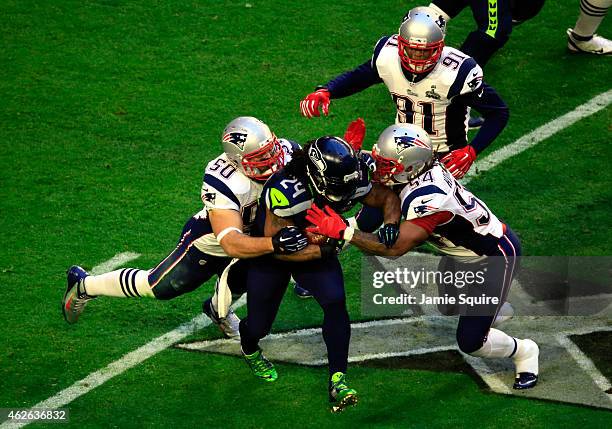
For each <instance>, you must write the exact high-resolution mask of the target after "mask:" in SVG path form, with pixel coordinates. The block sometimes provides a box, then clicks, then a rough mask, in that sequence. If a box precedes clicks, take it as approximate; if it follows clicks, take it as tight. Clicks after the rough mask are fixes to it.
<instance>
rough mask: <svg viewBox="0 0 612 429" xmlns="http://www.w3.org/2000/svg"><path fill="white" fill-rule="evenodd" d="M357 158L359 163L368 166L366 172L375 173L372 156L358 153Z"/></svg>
mask: <svg viewBox="0 0 612 429" xmlns="http://www.w3.org/2000/svg"><path fill="white" fill-rule="evenodd" d="M359 157H360V158H361V161H362V162H363V163H364V164H365V165H367V166H368V170H370V172H371V173H374V172H375V171H376V160H375V159H374V157H373V156H372V155H370V154H369V153H366V152H359Z"/></svg>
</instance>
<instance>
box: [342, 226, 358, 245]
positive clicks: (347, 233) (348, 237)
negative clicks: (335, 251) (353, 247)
mask: <svg viewBox="0 0 612 429" xmlns="http://www.w3.org/2000/svg"><path fill="white" fill-rule="evenodd" d="M354 234H355V228H353V227H352V226H347V227H346V229H345V230H344V234H342V239H343V240H344V241H346V242H347V243H348V242H349V241H351V239H352V238H353V235H354Z"/></svg>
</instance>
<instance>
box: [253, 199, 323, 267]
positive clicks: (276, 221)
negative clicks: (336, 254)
mask: <svg viewBox="0 0 612 429" xmlns="http://www.w3.org/2000/svg"><path fill="white" fill-rule="evenodd" d="M266 210H267V212H266V222H265V224H264V235H266V236H267V237H271V236H273V235H275V234H277V233H278V231H280V230H281V229H282V228H284V227H287V226H293V225H295V223H294V222H293V220H291V219H290V218H282V217H280V216H276V215H275V214H274V213H272V211H270V209H269V208H267V207H266ZM275 258H277V259H281V260H283V261H293V262H304V261H310V260H312V259H320V258H321V248H320V247H319V246H317V245H314V244H309V245H308V246H306V248H304V249H303V250H300V251H299V252H296V253H293V254H291V255H275Z"/></svg>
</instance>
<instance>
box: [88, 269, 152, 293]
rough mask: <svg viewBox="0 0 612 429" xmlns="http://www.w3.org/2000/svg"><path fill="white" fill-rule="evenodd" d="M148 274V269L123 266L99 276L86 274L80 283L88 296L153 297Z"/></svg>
mask: <svg viewBox="0 0 612 429" xmlns="http://www.w3.org/2000/svg"><path fill="white" fill-rule="evenodd" d="M148 276H149V273H148V271H144V270H138V269H135V268H123V269H121V270H117V271H112V272H110V273H105V274H100V275H99V276H87V277H86V278H85V280H84V281H83V283H82V284H83V292H85V293H86V294H87V295H89V296H115V297H122V298H124V297H128V298H132V297H134V298H138V297H143V296H150V297H153V296H154V295H153V290H152V289H151V287H150V286H149V280H148Z"/></svg>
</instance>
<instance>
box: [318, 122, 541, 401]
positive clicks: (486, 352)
mask: <svg viewBox="0 0 612 429" xmlns="http://www.w3.org/2000/svg"><path fill="white" fill-rule="evenodd" d="M372 154H373V156H374V158H375V160H376V164H377V174H378V180H380V181H381V182H383V183H386V184H387V185H391V184H404V188H403V189H402V191H401V193H400V199H401V204H402V217H403V219H404V220H403V221H402V223H401V225H400V235H399V238H398V239H397V241H396V243H395V244H394V245H393V246H391V247H386V246H385V245H384V244H382V243H381V242H380V241H379V239H378V237H377V236H375V235H374V234H370V233H366V232H362V231H359V230H356V229H354V228H352V227H350V226H348V225H347V224H346V221H345V220H344V219H343V218H342V217H341V216H340V215H338V214H336V213H335V212H334V211H333V210H331V209H330V208H329V207H325V211H323V210H321V209H320V208H318V207H316V206H315V207H313V208H312V209H311V210H310V211H309V212H308V215H307V217H306V219H307V220H308V221H309V222H311V223H312V224H313V225H314V226H313V227H310V228H307V231H310V232H313V233H318V234H323V235H326V236H328V237H331V238H335V239H344V240H347V241H349V242H351V243H353V244H354V245H356V246H357V247H359V248H361V249H363V250H364V251H366V252H368V253H372V254H376V255H384V256H400V255H404V254H405V253H406V252H408V251H409V250H411V249H412V248H414V247H416V246H418V245H419V244H421V243H423V242H425V241H428V242H429V243H431V244H433V245H434V246H435V247H436V248H437V249H438V250H439V251H440V252H442V253H443V254H446V255H451V256H452V257H453V258H454V259H455V260H456V261H457V263H458V264H462V263H466V261H476V262H474V263H477V265H476V267H478V269H479V270H480V272H481V275H482V276H483V277H482V278H483V279H484V282H483V283H482V284H480V285H479V286H478V287H477V288H475V289H477V290H478V293H482V292H485V294H486V296H487V298H491V299H490V300H489V301H490V303H489V304H485V305H479V306H472V307H469V306H468V308H467V309H464V310H465V311H464V312H462V313H461V314H462V315H461V316H460V317H459V323H458V325H457V343H458V345H459V348H460V349H461V350H462V351H463V352H464V353H468V354H471V355H473V356H478V357H487V358H506V357H511V358H512V359H513V360H514V363H515V365H516V380H515V383H514V388H515V389H527V388H531V387H533V386H535V385H536V383H537V380H538V355H539V349H538V346H537V344H536V343H535V342H534V341H532V340H530V339H517V338H513V337H511V336H509V335H507V334H506V333H504V332H502V331H500V330H498V329H495V328H492V327H491V325H492V324H493V322H494V320H495V318H496V316H497V315H498V312H499V310H500V308H501V306H502V305H503V303H504V302H505V300H506V297H507V294H508V290H509V288H510V284H511V282H512V278H513V276H514V275H515V274H516V269H517V268H518V258H519V256H520V254H521V247H520V242H519V239H518V238H517V236H516V235H515V234H514V233H513V232H512V230H511V229H510V228H509V227H508V226H507V225H506V224H504V223H503V222H501V221H500V220H499V219H498V218H497V217H496V216H495V214H493V213H492V212H491V210H490V209H489V208H488V207H487V206H486V204H485V203H484V202H482V201H481V200H479V199H478V198H477V197H475V196H474V195H473V194H472V193H471V192H470V191H468V190H467V189H466V188H464V187H463V186H462V185H461V184H460V183H459V182H457V180H456V179H455V178H453V177H452V175H451V174H450V173H449V172H448V170H447V169H446V168H445V167H444V165H443V164H441V163H440V162H439V161H437V160H435V158H434V156H433V155H434V154H433V150H432V143H431V140H430V138H429V136H428V134H427V133H426V132H425V131H424V130H423V129H421V128H419V127H417V126H415V125H411V124H395V125H392V126H390V127H388V128H387V129H385V131H383V132H382V134H381V135H380V137H379V139H378V141H377V143H376V144H375V145H374V148H373V150H372ZM472 267H473V265H472ZM483 273H484V274H483ZM492 298H496V299H492Z"/></svg>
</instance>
